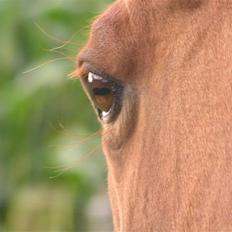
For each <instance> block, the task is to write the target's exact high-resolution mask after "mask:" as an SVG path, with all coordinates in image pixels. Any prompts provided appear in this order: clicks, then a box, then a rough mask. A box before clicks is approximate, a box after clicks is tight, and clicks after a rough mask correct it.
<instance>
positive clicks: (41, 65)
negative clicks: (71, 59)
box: [23, 57, 68, 74]
mask: <svg viewBox="0 0 232 232" xmlns="http://www.w3.org/2000/svg"><path fill="white" fill-rule="evenodd" d="M61 60H68V59H67V57H60V58H55V59H53V60H50V61H47V62H44V63H42V64H40V65H38V66H35V67H34V68H31V69H28V70H26V71H24V72H23V74H27V73H31V72H33V71H36V70H38V69H40V68H42V67H44V66H46V65H48V64H51V63H54V62H56V61H61Z"/></svg>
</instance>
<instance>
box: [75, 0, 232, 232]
mask: <svg viewBox="0 0 232 232" xmlns="http://www.w3.org/2000/svg"><path fill="white" fill-rule="evenodd" d="M77 63H78V64H77V68H76V69H75V71H74V73H73V77H74V78H79V79H80V81H81V83H82V85H83V87H84V89H85V91H86V93H87V95H88V97H89V98H90V101H91V103H92V105H93V107H94V109H95V111H96V114H97V117H98V119H99V121H100V123H101V125H102V130H103V132H102V147H103V151H104V154H105V157H106V161H107V168H108V189H109V197H110V203H111V208H112V214H113V223H114V230H115V231H128V232H129V231H140V232H147V231H232V2H231V1H230V0H220V1H219V0H162V1H159V0H117V1H115V2H114V3H112V4H111V5H110V6H109V7H108V8H107V9H106V10H105V11H104V12H103V13H102V14H101V15H100V16H98V17H97V18H96V20H95V21H94V22H93V24H92V26H91V30H90V35H89V39H88V41H87V44H86V45H85V46H84V48H83V49H81V51H80V52H79V54H78V56H77Z"/></svg>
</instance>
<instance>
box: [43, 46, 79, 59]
mask: <svg viewBox="0 0 232 232" xmlns="http://www.w3.org/2000/svg"><path fill="white" fill-rule="evenodd" d="M45 51H48V52H53V53H56V54H58V55H62V56H63V57H64V58H67V59H68V60H71V61H76V57H75V56H66V54H65V53H63V52H61V51H56V50H51V49H45Z"/></svg>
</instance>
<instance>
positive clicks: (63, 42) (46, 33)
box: [34, 23, 77, 50]
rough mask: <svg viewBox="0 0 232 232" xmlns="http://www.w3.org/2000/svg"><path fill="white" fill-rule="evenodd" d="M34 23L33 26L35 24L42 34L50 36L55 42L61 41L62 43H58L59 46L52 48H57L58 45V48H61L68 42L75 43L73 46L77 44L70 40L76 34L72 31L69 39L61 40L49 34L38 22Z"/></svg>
mask: <svg viewBox="0 0 232 232" xmlns="http://www.w3.org/2000/svg"><path fill="white" fill-rule="evenodd" d="M34 24H35V26H36V27H37V28H38V29H39V30H40V31H41V32H42V33H43V34H44V35H46V36H47V37H48V38H50V39H51V40H53V41H55V42H57V43H62V45H60V46H58V47H56V48H53V49H54V50H56V49H59V47H60V48H63V47H65V46H66V45H68V44H72V45H75V46H76V45H77V44H75V43H73V42H72V40H73V38H74V36H75V35H76V33H74V34H73V35H72V36H71V38H70V39H69V40H67V41H63V40H61V39H58V38H56V37H55V36H53V35H51V34H49V33H48V32H47V31H45V30H44V29H43V28H42V27H41V26H40V25H39V24H38V23H34Z"/></svg>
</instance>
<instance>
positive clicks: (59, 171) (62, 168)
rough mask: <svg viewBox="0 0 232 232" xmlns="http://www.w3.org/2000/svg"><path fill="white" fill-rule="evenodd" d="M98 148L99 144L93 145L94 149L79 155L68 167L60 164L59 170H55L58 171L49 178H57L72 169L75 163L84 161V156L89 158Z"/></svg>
mask: <svg viewBox="0 0 232 232" xmlns="http://www.w3.org/2000/svg"><path fill="white" fill-rule="evenodd" d="M98 149H100V147H99V145H97V146H95V147H94V149H92V150H91V151H89V152H88V153H87V154H85V155H81V157H80V158H79V159H78V160H77V161H76V162H74V164H73V165H71V166H69V167H64V166H63V167H62V166H61V167H60V168H59V169H60V170H57V171H56V172H58V174H57V175H55V176H51V177H50V179H55V178H57V177H60V176H62V175H63V174H64V173H65V172H67V171H69V170H71V169H73V168H74V167H76V165H77V164H78V163H80V162H82V161H84V160H85V159H86V158H89V157H90V156H92V155H93V154H94V153H95V152H96V151H97V150H98Z"/></svg>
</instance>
